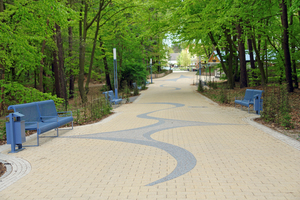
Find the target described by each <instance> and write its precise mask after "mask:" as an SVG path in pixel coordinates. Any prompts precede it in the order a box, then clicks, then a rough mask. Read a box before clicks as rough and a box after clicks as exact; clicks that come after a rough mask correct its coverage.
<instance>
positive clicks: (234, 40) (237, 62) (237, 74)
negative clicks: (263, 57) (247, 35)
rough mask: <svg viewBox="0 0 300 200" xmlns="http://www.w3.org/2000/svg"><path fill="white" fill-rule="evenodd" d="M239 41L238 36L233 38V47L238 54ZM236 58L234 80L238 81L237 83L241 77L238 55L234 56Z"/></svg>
mask: <svg viewBox="0 0 300 200" xmlns="http://www.w3.org/2000/svg"><path fill="white" fill-rule="evenodd" d="M236 40H237V37H236V35H234V36H233V38H232V41H233V43H232V44H233V45H234V50H235V52H236V50H237V47H236V45H235V42H236ZM233 57H234V66H235V69H234V80H235V81H237V82H240V76H239V57H238V55H236V53H235V54H234V55H233Z"/></svg>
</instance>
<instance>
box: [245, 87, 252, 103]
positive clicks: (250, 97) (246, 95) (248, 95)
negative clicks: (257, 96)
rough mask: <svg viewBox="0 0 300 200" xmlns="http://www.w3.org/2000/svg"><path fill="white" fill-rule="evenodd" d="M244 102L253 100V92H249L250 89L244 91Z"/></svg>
mask: <svg viewBox="0 0 300 200" xmlns="http://www.w3.org/2000/svg"><path fill="white" fill-rule="evenodd" d="M244 100H247V101H252V100H253V90H251V89H247V90H246V92H245V97H244Z"/></svg>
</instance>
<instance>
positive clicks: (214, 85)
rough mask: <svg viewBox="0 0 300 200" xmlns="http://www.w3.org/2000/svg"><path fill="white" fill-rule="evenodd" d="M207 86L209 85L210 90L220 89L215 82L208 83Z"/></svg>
mask: <svg viewBox="0 0 300 200" xmlns="http://www.w3.org/2000/svg"><path fill="white" fill-rule="evenodd" d="M207 85H208V86H209V87H210V88H212V89H217V88H218V85H217V83H216V82H215V80H213V81H209V82H208V83H207Z"/></svg>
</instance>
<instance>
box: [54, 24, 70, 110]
mask: <svg viewBox="0 0 300 200" xmlns="http://www.w3.org/2000/svg"><path fill="white" fill-rule="evenodd" d="M55 28H56V45H57V49H58V66H59V67H58V70H59V80H60V81H59V85H60V91H61V97H62V98H64V100H65V105H67V103H68V95H67V87H66V78H65V69H64V55H63V42H62V38H61V29H60V26H59V25H58V24H55Z"/></svg>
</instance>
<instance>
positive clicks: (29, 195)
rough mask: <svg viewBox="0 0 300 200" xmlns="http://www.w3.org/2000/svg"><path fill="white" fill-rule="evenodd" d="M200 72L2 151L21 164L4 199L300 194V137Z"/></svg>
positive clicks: (0, 195)
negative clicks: (282, 132)
mask: <svg viewBox="0 0 300 200" xmlns="http://www.w3.org/2000/svg"><path fill="white" fill-rule="evenodd" d="M193 77H194V73H173V74H171V75H168V76H166V77H164V78H161V79H155V80H154V83H155V84H152V85H150V87H149V89H148V90H147V91H144V92H142V94H141V96H140V97H139V98H138V99H137V100H136V101H135V102H134V103H132V104H126V105H122V106H120V107H118V108H116V109H115V111H116V112H117V113H116V114H114V115H112V116H111V117H109V118H107V119H105V120H103V121H101V122H100V123H97V124H93V125H87V126H81V127H76V128H74V130H61V131H60V137H59V138H42V139H41V142H40V144H41V145H40V146H39V147H27V148H26V149H25V150H24V151H21V152H19V153H17V154H7V152H8V150H4V151H2V153H1V154H0V159H2V160H6V161H7V162H10V163H11V164H12V165H13V166H12V172H11V174H10V175H9V176H7V177H6V178H3V179H0V199H101V200H102V199H113V200H116V199H121V200H123V199H151V200H152V199H172V200H175V199H178V200H179V199H189V200H193V199H209V200H212V199H218V200H222V199H238V200H242V199H270V200H275V199H280V200H281V199H282V200H284V199H286V200H297V199H298V200H299V199H300V148H299V144H300V143H299V142H297V141H294V140H289V139H286V138H285V137H283V140H286V141H285V142H283V141H281V140H279V139H277V138H275V137H273V136H272V135H270V134H268V133H266V132H263V131H262V130H260V129H258V128H257V127H255V126H252V125H251V124H253V122H251V124H249V123H248V122H249V121H250V120H249V119H250V118H251V117H254V116H255V115H254V114H248V113H247V112H246V111H241V110H240V109H234V108H226V107H221V106H217V105H216V104H214V103H213V102H211V101H209V100H208V99H206V98H205V97H203V96H201V95H200V94H198V93H197V92H196V91H195V90H196V87H195V86H191V84H192V82H193ZM269 132H270V131H269ZM271 132H272V131H271ZM47 134H48V135H51V134H52V135H54V134H55V133H54V131H52V132H49V133H47ZM276 134H277V133H275V135H276ZM277 135H278V134H277ZM280 137H281V136H280ZM34 142H35V140H32V141H28V142H27V144H30V143H34ZM297 145H298V146H297ZM0 151H1V150H0ZM12 156H14V157H12ZM18 163H20V164H18ZM1 190H2V191H1Z"/></svg>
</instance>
